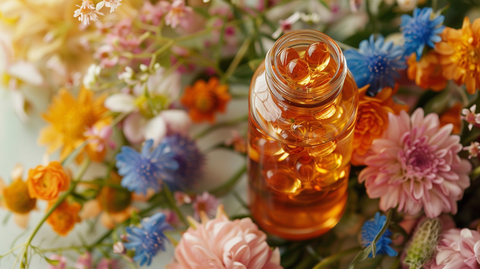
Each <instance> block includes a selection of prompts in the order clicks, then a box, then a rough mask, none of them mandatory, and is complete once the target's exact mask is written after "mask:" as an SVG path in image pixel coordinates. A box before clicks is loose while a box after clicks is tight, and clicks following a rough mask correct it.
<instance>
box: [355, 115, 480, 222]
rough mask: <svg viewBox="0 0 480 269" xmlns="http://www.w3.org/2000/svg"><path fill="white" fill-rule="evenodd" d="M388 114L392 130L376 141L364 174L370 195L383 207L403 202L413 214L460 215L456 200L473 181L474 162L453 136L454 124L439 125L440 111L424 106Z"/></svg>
mask: <svg viewBox="0 0 480 269" xmlns="http://www.w3.org/2000/svg"><path fill="white" fill-rule="evenodd" d="M388 116H389V117H388V120H389V125H388V129H387V130H386V131H385V132H384V134H383V136H382V138H379V139H376V140H374V141H373V143H372V147H371V154H370V155H369V156H368V157H367V158H366V159H365V164H366V165H367V168H365V169H364V170H363V171H362V172H360V175H359V182H365V187H366V188H367V193H368V196H369V197H370V198H372V199H374V198H380V209H382V210H387V209H389V208H395V207H397V206H398V210H399V211H400V212H405V213H407V214H412V215H413V214H417V213H419V212H420V211H421V210H422V208H423V209H424V211H425V214H426V215H427V217H429V218H434V217H437V216H438V215H440V213H442V212H452V213H453V214H455V213H456V212H457V203H456V201H458V200H459V199H460V198H461V197H462V195H463V191H464V190H465V189H466V188H467V187H468V186H469V185H470V179H469V177H468V174H469V173H470V170H471V164H470V163H469V162H468V161H467V160H464V159H460V158H459V157H458V153H459V152H460V151H461V150H462V145H461V144H460V143H459V141H460V138H459V137H458V136H456V135H450V133H451V131H452V128H453V126H452V125H450V124H449V125H446V126H444V127H441V128H440V127H439V125H440V122H439V119H438V115H437V114H434V113H432V114H429V115H427V116H424V112H423V109H421V108H418V109H417V110H415V112H414V113H413V114H412V116H411V117H408V115H407V113H406V112H404V111H402V112H400V115H398V116H395V115H393V114H389V115H388Z"/></svg>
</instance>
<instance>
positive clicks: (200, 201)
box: [192, 191, 220, 220]
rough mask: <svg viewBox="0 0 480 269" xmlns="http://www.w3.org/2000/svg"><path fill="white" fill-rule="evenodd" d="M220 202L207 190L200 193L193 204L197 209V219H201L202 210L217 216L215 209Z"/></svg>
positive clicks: (211, 215)
mask: <svg viewBox="0 0 480 269" xmlns="http://www.w3.org/2000/svg"><path fill="white" fill-rule="evenodd" d="M219 204H220V201H219V200H218V199H217V198H215V196H213V195H211V194H210V193H208V192H206V191H205V192H203V193H202V194H198V195H197V197H196V198H195V202H193V205H192V207H193V209H194V210H195V212H194V216H195V219H197V220H198V219H200V212H202V211H203V212H205V214H207V216H208V217H210V218H211V217H213V216H215V210H216V209H217V207H218V205H219Z"/></svg>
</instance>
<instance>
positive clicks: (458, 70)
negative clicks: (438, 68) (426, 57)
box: [435, 17, 480, 94]
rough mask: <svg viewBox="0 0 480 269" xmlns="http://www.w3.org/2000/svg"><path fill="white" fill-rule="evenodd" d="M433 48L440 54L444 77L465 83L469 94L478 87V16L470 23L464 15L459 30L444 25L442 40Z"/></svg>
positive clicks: (479, 86) (479, 80) (479, 83)
mask: <svg viewBox="0 0 480 269" xmlns="http://www.w3.org/2000/svg"><path fill="white" fill-rule="evenodd" d="M435 50H436V51H437V52H438V53H439V54H440V55H441V56H440V63H441V64H442V65H443V76H444V77H445V78H446V79H453V80H454V81H455V83H457V84H458V85H462V84H466V85H467V91H468V92H469V93H470V94H474V93H475V90H476V89H479V88H480V18H479V19H476V20H475V21H474V22H473V25H471V24H470V19H469V18H468V17H465V19H464V20H463V27H462V29H459V30H455V29H452V28H449V27H445V30H443V33H442V41H441V42H438V43H437V44H436V45H435Z"/></svg>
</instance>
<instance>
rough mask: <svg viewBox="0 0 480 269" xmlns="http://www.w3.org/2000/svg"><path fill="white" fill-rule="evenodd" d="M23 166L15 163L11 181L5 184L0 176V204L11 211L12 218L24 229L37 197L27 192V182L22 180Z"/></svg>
mask: <svg viewBox="0 0 480 269" xmlns="http://www.w3.org/2000/svg"><path fill="white" fill-rule="evenodd" d="M22 174H23V167H22V166H21V165H17V166H16V167H15V169H14V170H13V172H12V179H13V182H12V183H11V184H10V186H8V187H7V186H6V185H5V182H4V181H3V179H2V178H0V206H1V207H4V208H6V209H8V210H10V211H11V212H12V213H13V220H14V221H15V223H16V224H17V225H18V226H20V227H21V228H23V229H25V228H26V227H27V224H28V220H29V218H30V212H31V211H32V210H33V209H35V208H36V204H37V199H35V198H31V197H30V195H29V194H28V187H27V183H25V181H23V180H22Z"/></svg>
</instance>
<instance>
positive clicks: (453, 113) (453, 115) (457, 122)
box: [440, 102, 463, 134]
mask: <svg viewBox="0 0 480 269" xmlns="http://www.w3.org/2000/svg"><path fill="white" fill-rule="evenodd" d="M462 108H463V106H462V104H461V103H458V102H457V103H455V104H454V105H453V106H452V107H451V108H449V109H448V110H447V111H445V112H444V113H443V114H442V115H441V116H440V125H441V126H445V125H447V124H449V123H451V124H453V130H452V134H460V131H461V128H462V119H461V118H460V116H461V113H462Z"/></svg>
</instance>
